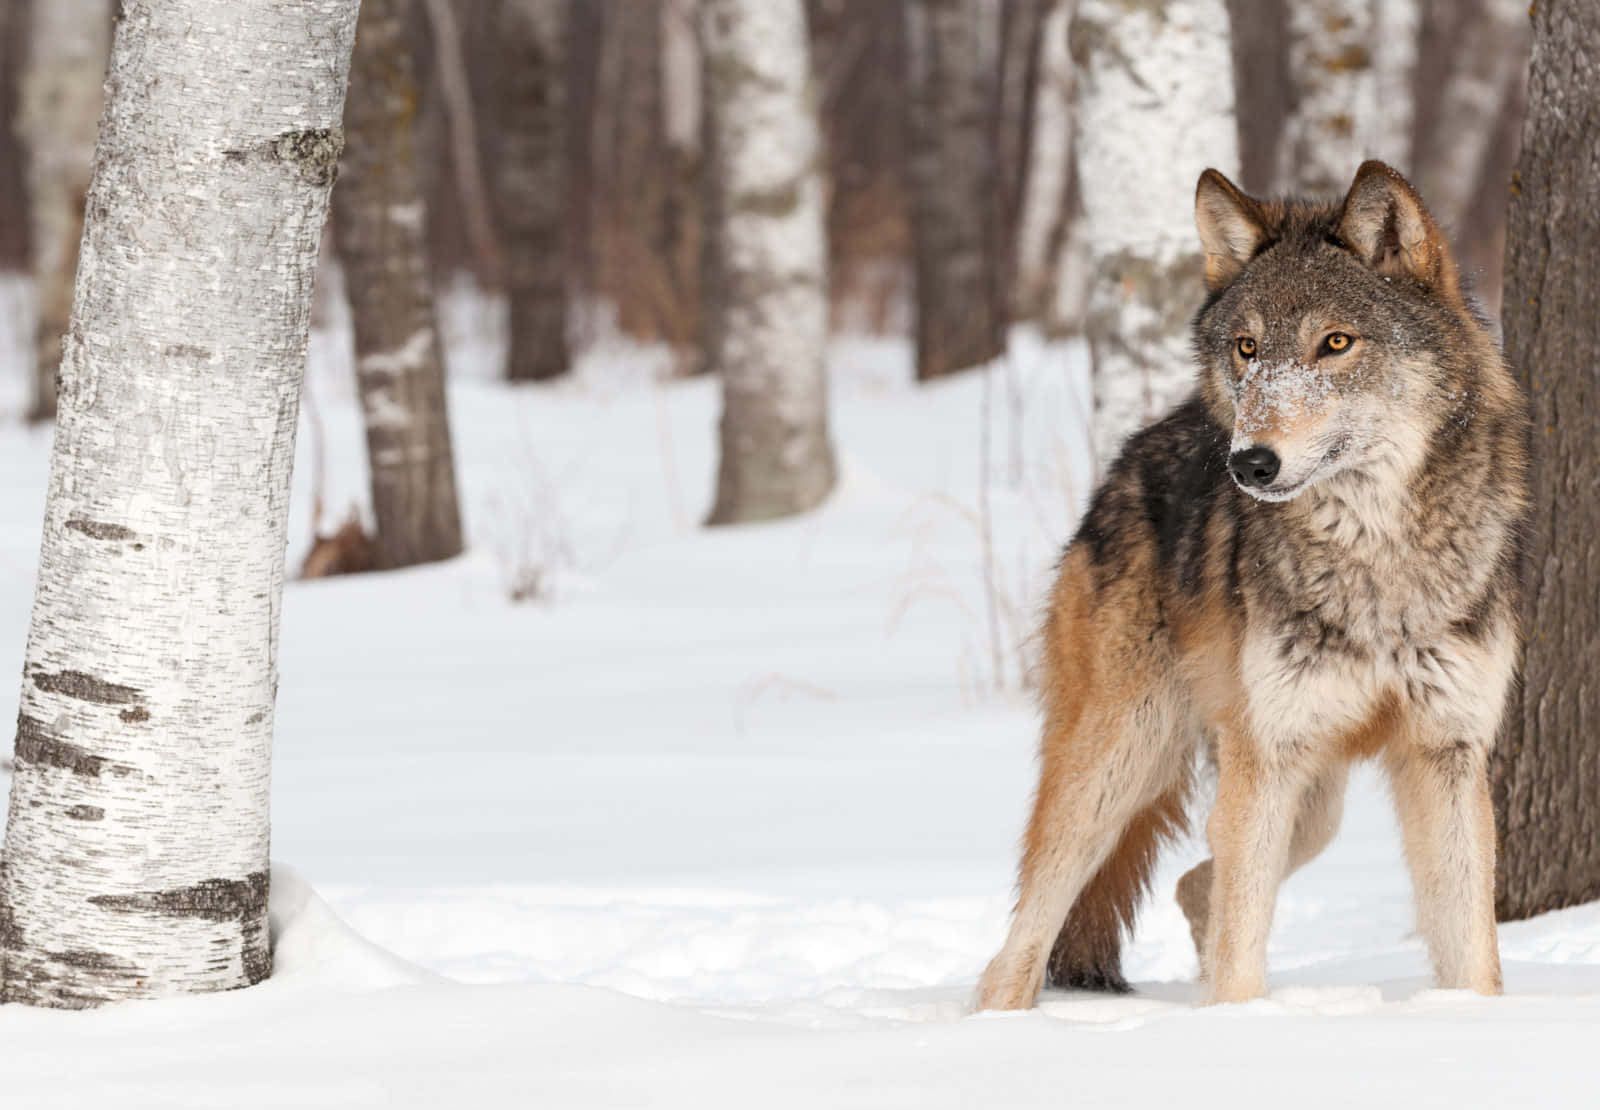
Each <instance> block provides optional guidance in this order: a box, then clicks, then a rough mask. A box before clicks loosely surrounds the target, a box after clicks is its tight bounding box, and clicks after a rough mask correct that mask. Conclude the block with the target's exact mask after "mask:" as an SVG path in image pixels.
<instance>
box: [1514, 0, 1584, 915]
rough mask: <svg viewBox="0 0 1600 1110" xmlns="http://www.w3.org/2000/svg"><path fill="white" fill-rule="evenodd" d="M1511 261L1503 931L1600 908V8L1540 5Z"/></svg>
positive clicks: (1566, 2) (1544, 1)
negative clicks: (1581, 908)
mask: <svg viewBox="0 0 1600 1110" xmlns="http://www.w3.org/2000/svg"><path fill="white" fill-rule="evenodd" d="M1533 18H1534V32H1533V33H1534V38H1533V64H1532V67H1531V70H1530V78H1529V82H1530V83H1529V104H1528V116H1527V122H1526V124H1525V126H1524V129H1523V133H1522V157H1521V163H1520V166H1519V168H1518V171H1517V174H1516V177H1515V178H1514V182H1515V183H1514V185H1513V187H1512V198H1511V214H1510V227H1509V233H1508V238H1507V249H1506V266H1505V273H1506V298H1505V303H1506V315H1505V342H1506V356H1507V358H1508V359H1509V360H1510V362H1511V365H1512V368H1513V369H1514V370H1515V371H1516V372H1517V375H1518V376H1519V377H1520V378H1521V380H1522V383H1523V386H1524V387H1525V388H1526V389H1527V390H1528V393H1529V398H1530V401H1531V408H1532V416H1533V427H1534V435H1533V468H1532V480H1533V494H1534V513H1535V520H1534V525H1533V528H1532V530H1531V532H1530V533H1529V536H1530V543H1529V552H1528V558H1527V562H1526V572H1527V573H1526V578H1527V590H1526V593H1525V595H1524V603H1523V610H1522V621H1523V633H1524V636H1525V637H1526V641H1527V642H1526V645H1525V647H1524V651H1523V668H1522V683H1521V686H1520V687H1519V692H1518V694H1517V695H1516V696H1515V697H1514V699H1513V702H1512V705H1511V708H1510V712H1509V714H1508V720H1507V727H1506V729H1505V734H1504V736H1503V738H1502V740H1501V742H1500V744H1499V745H1498V747H1497V748H1496V751H1495V756H1494V800H1495V818H1496V824H1497V826H1498V829H1499V833H1500V851H1499V854H1498V857H1497V870H1498V875H1497V881H1496V884H1495V886H1496V890H1497V895H1498V905H1497V911H1498V914H1499V917H1500V918H1501V920H1510V919H1513V918H1522V917H1530V916H1532V915H1533V914H1536V913H1543V912H1544V911H1546V910H1554V909H1560V908H1561V907H1563V906H1570V905H1574V904H1576V903H1579V902H1586V901H1590V900H1592V899H1595V898H1600V760H1597V759H1596V758H1595V741H1596V737H1595V724H1596V722H1600V682H1597V681H1596V676H1597V675H1600V604H1597V602H1596V598H1597V597H1600V497H1596V496H1595V477H1594V476H1595V475H1596V474H1597V473H1600V416H1597V415H1596V411H1595V397H1596V396H1597V395H1600V304H1597V300H1596V297H1597V294H1596V290H1600V225H1597V224H1596V222H1595V213H1596V212H1597V211H1600V110H1597V107H1596V106H1597V105H1600V6H1597V5H1595V4H1594V3H1593V2H1592V0H1540V3H1539V5H1538V7H1537V8H1536V9H1535V11H1534V17H1533Z"/></svg>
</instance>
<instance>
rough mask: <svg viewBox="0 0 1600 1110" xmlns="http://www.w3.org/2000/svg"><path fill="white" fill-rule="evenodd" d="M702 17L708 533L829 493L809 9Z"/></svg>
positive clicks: (824, 303) (800, 507)
mask: <svg viewBox="0 0 1600 1110" xmlns="http://www.w3.org/2000/svg"><path fill="white" fill-rule="evenodd" d="M700 14H701V36H702V43H703V50H704V65H705V70H704V73H705V82H704V94H705V107H706V111H707V123H708V125H709V126H708V129H707V130H708V138H709V148H710V157H711V165H710V175H709V176H710V179H711V180H712V181H713V182H714V198H713V203H711V204H709V205H708V215H707V219H708V220H714V221H716V224H717V226H716V227H715V229H714V231H713V233H712V234H711V235H709V236H708V240H709V241H710V242H712V243H714V244H715V249H716V250H717V252H718V259H717V264H716V267H715V270H716V274H717V296H716V298H715V299H714V300H713V301H712V302H710V303H709V304H708V305H707V310H708V313H709V314H710V315H711V316H712V317H713V318H714V322H713V323H712V324H711V326H710V327H709V328H708V336H709V339H710V342H711V347H710V349H709V350H708V352H707V359H708V362H709V363H710V368H711V369H712V370H714V371H715V372H717V373H719V374H720V375H721V376H722V423H721V429H720V443H721V465H720V468H719V471H718V475H717V497H716V503H715V505H714V506H713V508H712V510H711V516H710V518H709V520H708V523H710V524H734V523H740V522H745V521H755V520H767V519H771V518H774V517H782V516H789V515H791V514H793V513H798V512H803V511H805V510H806V509H810V508H812V507H813V506H815V505H817V504H818V503H820V502H821V501H822V499H823V498H824V497H826V496H827V495H828V492H829V491H830V490H832V488H833V484H834V477H835V466H834V458H833V445H832V443H831V442H830V440H829V438H828V397H827V378H826V376H825V374H824V369H823V348H824V345H825V343H826V340H827V325H828V300H827V289H826V261H825V260H826V250H825V244H824V235H823V190H822V179H821V174H820V165H821V148H820V147H821V144H820V140H819V136H818V130H817V117H816V105H815V103H814V100H813V96H812V89H811V75H810V64H809V59H808V50H807V41H806V23H805V9H804V7H803V5H802V3H801V0H703V3H702V4H701V9H700Z"/></svg>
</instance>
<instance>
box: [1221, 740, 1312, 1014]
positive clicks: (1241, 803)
mask: <svg viewBox="0 0 1600 1110" xmlns="http://www.w3.org/2000/svg"><path fill="white" fill-rule="evenodd" d="M1217 770H1218V783H1217V804H1216V806H1215V808H1214V809H1212V811H1211V819H1210V821H1209V822H1208V823H1207V825H1206V833H1207V836H1208V837H1209V839H1210V841H1211V855H1212V880H1211V882H1212V885H1211V899H1210V921H1209V922H1208V923H1207V933H1206V943H1205V952H1204V957H1203V958H1204V966H1203V967H1202V969H1201V970H1202V972H1203V973H1204V974H1205V975H1206V977H1207V978H1208V980H1209V981H1210V990H1209V994H1208V997H1207V1001H1208V1002H1209V1003H1217V1002H1245V1001H1248V1000H1249V999H1252V998H1259V997H1260V996H1261V994H1262V993H1263V991H1264V989H1265V987H1266V972H1267V935H1268V933H1269V932H1271V929H1272V911H1273V908H1274V905H1275V903H1276V902H1277V897H1278V884H1279V883H1280V882H1282V880H1283V876H1284V874H1285V873H1286V872H1287V871H1288V865H1289V846H1290V843H1291V841H1292V840H1293V836H1294V825H1295V816H1296V809H1297V808H1298V807H1297V803H1298V801H1299V798H1300V796H1301V793H1302V791H1303V790H1304V787H1305V781H1304V778H1303V776H1302V774H1301V773H1300V771H1299V768H1297V767H1292V766H1286V765H1284V764H1282V763H1280V762H1274V761H1270V760H1268V759H1266V758H1263V756H1262V754H1261V753H1260V752H1259V751H1257V750H1256V749H1255V747H1254V744H1253V742H1252V740H1251V739H1250V738H1249V737H1247V736H1243V735H1230V736H1225V737H1222V738H1221V739H1220V741H1219V743H1218V745H1217Z"/></svg>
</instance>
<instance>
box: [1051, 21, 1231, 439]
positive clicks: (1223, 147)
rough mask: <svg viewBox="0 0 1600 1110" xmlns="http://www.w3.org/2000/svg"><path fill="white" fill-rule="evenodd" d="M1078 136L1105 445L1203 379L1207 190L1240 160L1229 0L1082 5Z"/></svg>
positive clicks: (1076, 53) (1077, 42) (1097, 433)
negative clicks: (1193, 325) (1201, 220)
mask: <svg viewBox="0 0 1600 1110" xmlns="http://www.w3.org/2000/svg"><path fill="white" fill-rule="evenodd" d="M1072 52H1073V57H1074V59H1075V60H1076V61H1077V63H1078V84H1077V89H1078V99H1077V115H1078V118H1077V126H1076V128H1075V129H1074V131H1073V138H1074V144H1075V147H1076V151H1077V160H1078V174H1079V177H1078V180H1079V185H1080V188H1081V191H1082V196H1083V208H1084V223H1083V226H1084V230H1085V235H1086V242H1087V247H1088V251H1089V256H1090V258H1091V260H1092V266H1093V275H1094V276H1093V286H1092V289H1091V292H1090V297H1089V310H1088V315H1087V318H1086V321H1085V332H1086V334H1087V336H1088V339H1089V347H1090V351H1091V355H1092V358H1093V374H1094V409H1095V415H1094V443H1095V452H1096V456H1097V457H1098V458H1099V459H1100V460H1101V462H1102V463H1109V462H1110V461H1111V459H1112V457H1113V456H1115V454H1116V452H1117V450H1118V449H1119V448H1120V446H1121V444H1122V440H1123V439H1124V438H1125V437H1126V436H1127V435H1128V434H1129V433H1130V432H1132V431H1135V430H1136V429H1138V428H1139V427H1140V426H1142V425H1143V424H1145V423H1147V422H1149V421H1151V420H1153V419H1155V418H1157V417H1159V416H1161V415H1163V414H1164V413H1165V412H1166V410H1167V409H1168V408H1170V407H1171V406H1172V404H1173V403H1174V402H1176V401H1177V400H1179V399H1180V398H1182V397H1183V396H1184V395H1186V394H1187V393H1188V391H1189V389H1190V388H1191V386H1192V383H1193V379H1194V370H1193V360H1192V358H1191V356H1190V351H1189V320H1190V317H1192V316H1193V314H1194V310H1195V308H1196V306H1197V304H1198V302H1199V298H1200V295H1201V291H1202V286H1201V271H1202V268H1203V262H1202V258H1201V253H1200V243H1199V240H1198V239H1197V238H1196V237H1195V233H1194V220H1193V216H1194V183H1195V180H1196V179H1197V178H1198V177H1199V175H1200V171H1201V170H1203V169H1205V168H1206V167H1207V166H1215V167H1218V168H1221V169H1223V170H1224V172H1232V171H1233V170H1234V169H1236V163H1237V161H1238V136H1237V131H1236V128H1235V125H1234V115H1233V80H1232V74H1233V71H1232V68H1231V64H1230V54H1229V48H1228V14H1227V11H1226V9H1225V8H1224V6H1223V3H1222V0H1171V2H1170V3H1165V4H1160V5H1146V4H1134V5H1129V4H1124V3H1120V2H1118V0H1080V2H1079V4H1078V11H1077V14H1076V16H1075V17H1074V19H1073V23H1072Z"/></svg>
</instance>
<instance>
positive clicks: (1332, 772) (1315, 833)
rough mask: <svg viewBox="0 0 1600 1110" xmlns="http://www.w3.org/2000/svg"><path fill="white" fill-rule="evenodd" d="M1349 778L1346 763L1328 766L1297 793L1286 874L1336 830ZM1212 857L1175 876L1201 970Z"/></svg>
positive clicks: (1208, 918)
mask: <svg viewBox="0 0 1600 1110" xmlns="http://www.w3.org/2000/svg"><path fill="white" fill-rule="evenodd" d="M1349 778H1350V767H1349V764H1346V763H1340V764H1337V765H1336V766H1332V767H1329V768H1328V769H1327V770H1325V771H1323V772H1322V773H1321V774H1320V775H1318V776H1317V777H1316V778H1314V779H1312V780H1311V784H1310V785H1309V786H1307V787H1306V789H1305V793H1304V794H1302V795H1301V797H1300V803H1299V810H1298V812H1297V813H1296V814H1295V820H1294V836H1293V838H1292V839H1291V840H1290V842H1289V864H1288V869H1287V871H1286V872H1285V874H1284V877H1285V878H1287V877H1288V876H1289V875H1292V874H1294V873H1295V872H1296V871H1298V870H1300V868H1302V867H1304V866H1305V865H1306V864H1308V863H1310V862H1311V861H1312V860H1314V859H1316V858H1317V856H1318V855H1320V854H1321V853H1322V850H1323V849H1324V848H1326V847H1327V846H1328V845H1329V843H1331V842H1332V840H1333V836H1334V834H1335V833H1336V832H1338V831H1339V820H1340V818H1341V817H1342V816H1343V815H1344V794H1345V786H1346V784H1347V782H1348V781H1349ZM1214 866H1215V863H1214V861H1213V860H1209V859H1208V860H1204V861H1202V862H1200V863H1197V864H1195V865H1194V866H1193V867H1191V868H1190V869H1189V870H1188V871H1187V872H1185V873H1184V876H1183V878H1181V879H1179V880H1178V890H1177V896H1178V906H1179V908H1181V909H1182V910H1183V916H1184V917H1186V918H1188V920H1189V935H1190V937H1192V938H1193V939H1194V950H1195V955H1196V956H1197V957H1199V960H1200V968H1201V973H1202V974H1204V972H1205V966H1206V954H1205V939H1206V930H1207V928H1208V927H1209V925H1210V921H1211V885H1212V870H1213V867H1214Z"/></svg>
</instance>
